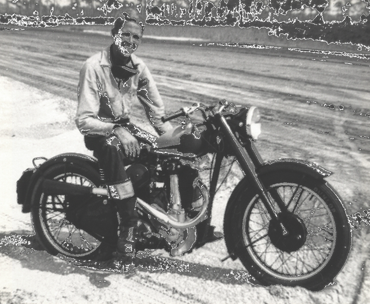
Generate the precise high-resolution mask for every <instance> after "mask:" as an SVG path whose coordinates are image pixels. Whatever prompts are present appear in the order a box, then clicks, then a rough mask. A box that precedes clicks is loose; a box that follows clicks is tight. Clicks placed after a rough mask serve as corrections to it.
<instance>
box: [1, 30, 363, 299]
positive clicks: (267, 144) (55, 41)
mask: <svg viewBox="0 0 370 304" xmlns="http://www.w3.org/2000/svg"><path fill="white" fill-rule="evenodd" d="M0 39H1V45H0V71H1V72H0V82H1V92H2V93H1V94H2V95H1V97H0V101H1V103H0V109H1V114H0V115H1V122H2V123H1V129H0V137H1V143H0V146H1V151H0V156H1V160H2V167H3V171H2V173H1V179H0V182H1V191H2V193H3V194H4V198H3V206H4V209H3V210H1V212H0V218H1V223H0V236H1V237H2V238H3V240H2V241H0V242H2V243H0V259H1V260H2V266H0V267H1V268H0V269H1V273H2V275H1V276H0V282H1V283H2V285H3V286H5V287H4V289H3V290H4V292H5V294H6V295H8V296H9V298H10V299H11V300H9V302H8V303H48V302H50V299H53V298H52V296H56V291H55V289H53V288H52V287H50V285H48V278H50V279H56V280H57V281H58V282H59V284H65V285H63V286H64V287H63V288H64V289H63V290H64V292H65V298H63V297H61V296H59V295H58V301H59V302H58V303H73V302H76V301H77V302H78V303H85V302H88V301H90V302H91V301H93V302H92V303H95V302H94V300H93V299H95V300H96V303H98V302H99V301H98V300H97V299H100V303H102V302H101V301H105V302H107V303H108V302H109V301H110V302H112V303H115V302H116V301H118V300H116V298H117V295H116V294H115V293H114V290H115V289H117V288H118V287H117V286H118V284H126V285H128V286H130V287H131V288H132V289H133V290H134V291H135V290H136V291H138V290H140V291H142V298H141V301H142V302H143V303H144V302H145V303H161V302H167V303H169V302H168V301H172V302H174V303H175V302H176V303H177V302H181V303H183V302H185V303H217V301H216V300H218V301H219V302H220V303H225V302H228V301H229V302H230V303H238V302H242V301H243V302H248V303H249V302H250V303H255V301H256V300H257V299H258V300H260V302H261V299H262V301H264V302H266V303H289V302H295V301H298V302H301V303H339V302H340V303H366V302H367V301H366V299H369V297H370V291H369V289H368V288H369V284H370V276H369V273H370V272H369V268H368V267H369V266H370V265H369V264H368V263H367V262H366V261H367V259H368V256H369V248H367V247H369V241H370V236H369V235H370V234H369V229H368V227H367V226H366V225H364V224H362V225H361V226H360V227H359V228H358V229H355V230H354V231H353V234H354V242H353V249H352V253H351V257H350V260H349V262H348V263H347V265H346V266H345V268H344V269H343V271H342V272H341V274H340V275H339V276H338V278H337V284H336V285H335V286H332V287H330V288H327V289H326V290H324V291H322V292H318V293H311V292H308V291H306V290H303V289H301V288H282V287H279V286H275V287H270V288H263V287H254V286H252V285H251V284H248V281H247V279H246V278H247V274H246V273H245V272H243V271H242V270H243V267H242V266H241V265H240V263H238V262H232V261H230V260H229V261H227V262H225V263H221V262H220V259H221V258H223V257H225V256H226V249H225V247H224V244H223V242H217V243H213V244H208V245H206V246H205V247H204V248H201V249H199V250H197V251H195V252H194V253H192V254H191V255H187V256H185V257H182V258H179V259H177V260H175V261H177V262H176V263H178V264H177V265H190V266H188V267H190V268H191V271H190V272H189V273H183V272H182V271H181V267H180V268H179V267H177V268H176V267H168V268H162V270H158V271H152V272H151V271H149V270H148V269H147V268H145V267H144V270H140V271H138V273H137V274H135V275H133V276H132V278H130V280H127V279H124V278H122V276H119V275H113V274H112V275H109V276H108V278H107V279H109V281H111V282H112V284H111V285H110V286H109V287H108V288H107V289H106V291H107V295H106V298H99V296H100V297H101V295H99V292H98V291H97V287H93V288H91V286H90V288H91V289H89V287H86V284H84V287H83V288H82V287H81V290H78V289H76V287H75V284H76V282H78V280H82V281H84V280H85V279H86V277H88V278H89V280H90V282H92V283H93V285H95V286H99V283H97V282H96V281H97V280H98V281H99V278H98V279H96V278H95V277H92V276H91V275H89V274H86V273H85V272H83V271H82V270H80V269H78V268H77V267H74V268H73V267H72V266H68V264H66V263H65V262H64V261H62V260H60V259H57V258H52V257H50V256H49V255H47V254H46V253H45V252H43V251H33V250H31V249H28V248H25V247H23V246H19V238H20V235H21V234H27V235H30V234H32V227H31V225H30V220H29V215H28V214H27V215H24V214H21V213H20V212H21V211H20V207H19V206H17V205H16V195H15V182H16V180H17V179H18V178H19V176H20V174H21V172H22V171H23V170H24V169H26V168H27V167H30V166H31V160H32V158H33V157H36V156H46V157H51V156H53V155H56V154H59V153H63V152H69V151H80V152H86V151H85V149H84V147H83V146H82V137H81V136H80V135H79V134H78V132H77V131H76V129H75V126H74V123H73V116H74V113H75V110H76V86H77V82H78V72H79V69H80V67H81V65H82V62H83V61H84V60H85V59H87V58H88V57H89V56H90V55H92V54H94V53H96V52H97V51H99V50H100V49H102V48H104V47H106V46H108V45H109V43H110V38H109V37H107V36H104V35H98V34H92V33H84V32H82V31H69V30H53V29H45V30H42V29H33V30H26V31H2V32H0ZM314 47H315V46H314ZM329 47H330V46H329ZM332 47H333V50H337V49H335V48H337V46H332ZM305 48H307V45H306V46H305ZM348 48H349V46H348ZM347 50H348V49H347ZM351 52H354V53H355V52H356V48H354V49H352V50H351ZM137 54H138V55H139V56H140V57H141V58H143V59H144V61H145V62H146V63H147V65H148V67H149V69H150V70H151V72H152V73H153V75H154V78H155V80H156V82H157V85H158V88H159V91H160V93H161V95H162V97H163V99H164V101H165V102H166V107H167V111H168V112H171V111H174V110H176V109H178V108H179V107H181V106H183V105H185V104H191V103H193V102H197V101H200V102H203V103H206V104H210V103H212V102H215V101H217V100H219V99H227V100H229V101H233V102H235V103H237V104H247V105H255V106H258V107H259V108H260V109H261V113H262V119H263V120H262V128H263V133H262V135H261V137H260V140H259V141H258V142H257V147H258V149H259V151H260V152H261V154H262V156H263V157H264V159H266V160H271V159H276V158H286V157H288V158H300V159H306V160H309V161H312V162H317V163H319V164H320V165H322V166H323V167H325V168H327V169H329V170H331V171H333V173H334V174H333V175H332V176H331V177H330V178H328V180H329V182H330V183H331V184H332V185H333V186H334V188H335V189H337V191H338V192H339V194H340V195H341V196H342V198H343V200H344V204H345V206H346V208H347V211H348V214H349V215H352V214H354V213H356V212H358V211H360V212H362V211H363V210H366V209H369V208H370V202H369V200H368V197H369V194H370V190H369V186H368V185H369V184H370V170H369V169H370V130H369V120H370V105H369V100H370V89H369V76H368V75H369V67H370V62H369V61H368V60H361V59H358V58H351V57H345V56H334V55H331V54H320V53H312V52H311V53H309V52H308V53H303V52H293V51H289V50H288V49H287V48H286V47H282V48H280V49H253V48H230V47H221V46H220V47H217V46H205V44H204V43H203V44H200V43H189V42H184V43H172V42H158V41H156V40H152V39H146V40H144V42H143V45H142V46H140V48H139V50H138V53H137ZM134 113H135V118H134V119H135V120H136V121H137V122H138V123H139V124H143V123H144V120H143V119H142V118H141V117H142V110H141V108H140V106H139V105H137V106H136V108H135V110H134ZM232 182H235V179H232V180H229V181H228V182H227V184H226V187H223V188H222V192H221V193H220V195H219V196H218V200H217V201H216V205H217V203H218V206H219V207H218V208H217V209H216V210H215V211H216V213H215V215H214V217H213V223H214V225H216V226H217V228H218V230H221V229H222V211H223V208H224V207H225V206H224V204H222V203H221V202H222V201H225V200H227V197H228V194H229V191H230V187H231V186H232V185H233V184H232ZM9 235H13V236H12V238H11V239H6V240H8V241H4V240H5V238H6V237H7V236H8V237H9ZM1 244H3V245H1ZM155 254H156V255H157V256H163V257H164V258H168V255H166V253H164V252H156V253H155ZM168 261H172V259H168V260H167V262H166V263H170V262H168ZM68 267H69V268H68ZM11 269H13V270H14V275H13V274H11ZM209 270H211V271H209ZM4 274H5V275H4ZM25 274H27V276H29V277H30V278H33V280H35V281H37V280H40V282H39V284H38V285H37V286H36V287H35V284H31V285H30V286H31V287H30V286H29V285H27V282H26V280H25V279H23V278H21V277H23V276H25ZM16 276H17V277H16ZM9 278H11V279H10V280H9ZM238 278H239V279H238ZM94 280H95V281H94ZM100 280H102V278H100ZM94 282H95V284H94ZM143 282H146V283H145V284H146V285H145V284H144V283H143ZM40 284H41V285H43V286H42V287H41V286H39V285H40ZM135 284H136V285H135ZM88 286H89V285H88ZM200 286H203V287H202V288H203V289H202V288H201V287H200ZM100 287H101V286H100ZM48 288H50V290H48ZM202 290H206V291H207V292H204V291H202ZM120 292H121V293H122V292H123V291H120ZM126 293H128V294H127V295H126V296H131V295H132V293H130V292H128V291H127V290H126ZM159 294H162V298H160V297H159V298H158V297H157V296H159ZM86 297H92V298H90V300H88V298H86ZM0 299H1V293H0ZM246 299H248V300H246ZM32 301H33V302H32ZM131 301H132V303H136V302H135V301H134V300H128V301H127V302H131Z"/></svg>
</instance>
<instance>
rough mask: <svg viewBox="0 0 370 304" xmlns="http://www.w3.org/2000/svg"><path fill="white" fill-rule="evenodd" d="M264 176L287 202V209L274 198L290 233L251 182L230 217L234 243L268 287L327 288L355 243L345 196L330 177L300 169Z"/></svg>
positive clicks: (233, 205) (232, 204) (229, 229)
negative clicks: (274, 215)
mask: <svg viewBox="0 0 370 304" xmlns="http://www.w3.org/2000/svg"><path fill="white" fill-rule="evenodd" d="M261 180H262V182H263V183H264V185H265V187H266V188H267V189H268V191H269V192H270V193H271V195H272V197H274V198H276V197H277V195H278V196H279V197H280V199H281V201H282V202H283V204H284V205H285V206H286V210H285V211H281V210H280V209H279V208H278V205H277V203H276V202H275V201H274V202H273V205H274V209H275V210H276V212H277V214H278V217H279V219H280V221H281V223H283V225H284V227H285V228H286V229H285V231H284V228H281V225H280V224H279V223H278V222H275V221H273V220H271V217H270V215H269V213H268V212H267V210H266V208H265V206H264V204H263V202H262V200H261V198H260V196H259V195H258V194H257V193H256V191H254V190H253V189H252V188H250V187H248V185H247V183H246V181H245V182H244V185H243V184H242V185H239V186H240V187H239V188H238V189H237V190H238V191H236V195H234V196H233V197H232V199H231V201H230V206H229V208H228V209H229V212H228V213H227V215H226V217H225V232H228V233H226V235H225V237H226V238H228V240H227V241H228V243H229V244H230V243H232V244H233V247H234V251H235V254H236V255H237V257H238V258H239V259H240V260H241V262H242V263H243V265H244V266H245V267H246V268H247V270H248V271H249V272H250V274H251V275H252V276H254V277H255V278H256V279H257V280H258V281H259V282H260V283H261V284H263V285H271V284H281V285H286V286H302V287H305V288H307V289H310V290H320V289H322V288H324V287H325V286H326V285H328V284H329V283H331V282H332V281H333V279H334V277H335V276H336V275H337V274H338V273H339V271H340V270H341V268H342V267H343V265H344V263H345V261H346V259H347V257H348V254H349V251H350V245H351V230H350V226H349V223H348V220H347V215H346V213H345V210H344V208H343V205H342V203H341V200H340V198H339V196H338V195H337V194H336V193H335V192H334V190H332V188H331V187H330V185H329V184H328V183H327V182H326V181H324V180H316V179H314V178H312V177H310V176H307V175H305V174H303V173H299V172H291V171H280V172H273V173H269V174H268V175H267V174H266V175H264V176H262V177H261ZM231 223H233V224H231ZM286 232H287V233H286Z"/></svg>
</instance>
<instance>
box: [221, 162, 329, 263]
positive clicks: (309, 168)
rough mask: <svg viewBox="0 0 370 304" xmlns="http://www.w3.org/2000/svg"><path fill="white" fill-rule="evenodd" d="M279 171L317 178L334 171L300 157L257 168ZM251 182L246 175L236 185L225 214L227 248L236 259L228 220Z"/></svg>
mask: <svg viewBox="0 0 370 304" xmlns="http://www.w3.org/2000/svg"><path fill="white" fill-rule="evenodd" d="M277 171H294V172H302V173H304V174H306V175H309V176H311V177H313V178H315V179H317V180H322V179H324V178H326V177H328V176H330V175H332V174H333V173H332V172H331V171H329V170H327V169H325V168H323V167H321V166H320V165H318V164H316V163H311V162H308V161H305V160H299V159H291V158H286V159H277V160H272V161H268V162H265V163H263V164H262V166H261V167H260V168H259V169H258V170H257V174H258V176H264V175H268V174H271V173H272V172H277ZM250 184H251V181H250V179H249V177H247V176H245V177H244V178H243V179H242V180H241V181H240V182H239V183H238V185H237V186H236V187H235V189H234V191H233V192H232V193H231V196H230V198H229V201H228V203H227V206H226V210H225V216H224V234H225V243H226V247H227V250H228V252H229V256H230V257H231V258H232V259H233V260H235V259H236V255H235V246H236V244H235V243H234V242H233V237H232V235H231V231H232V230H231V226H232V224H233V223H232V222H231V221H230V220H228V219H229V218H231V214H232V212H233V209H234V207H235V200H236V198H237V197H238V196H239V194H240V192H241V191H244V190H245V189H246V188H247V187H248V185H250Z"/></svg>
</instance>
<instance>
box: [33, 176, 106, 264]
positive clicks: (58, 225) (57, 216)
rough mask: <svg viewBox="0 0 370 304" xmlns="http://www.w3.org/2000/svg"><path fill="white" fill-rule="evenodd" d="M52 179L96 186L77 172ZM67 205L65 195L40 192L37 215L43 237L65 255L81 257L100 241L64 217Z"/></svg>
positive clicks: (91, 250)
mask: <svg viewBox="0 0 370 304" xmlns="http://www.w3.org/2000/svg"><path fill="white" fill-rule="evenodd" d="M54 180H57V181H61V182H66V183H71V184H77V185H82V186H87V187H95V186H96V185H95V184H94V183H93V182H92V181H91V180H89V179H88V178H87V177H85V176H83V175H80V174H77V173H70V172H69V173H66V174H61V175H58V176H56V177H54ZM67 207H68V202H67V201H66V198H65V195H45V194H44V193H42V194H41V197H40V208H39V217H40V219H41V221H40V222H41V227H42V230H43V231H44V235H45V237H46V238H47V239H48V241H49V243H50V244H51V245H52V246H53V247H54V248H55V249H56V250H57V251H58V252H60V253H62V254H64V255H66V256H69V257H76V258H82V257H85V256H87V255H90V254H92V253H93V252H94V251H96V250H97V248H98V247H99V246H100V243H101V242H100V241H99V240H97V239H96V238H94V237H93V236H91V235H90V234H88V233H86V232H85V231H83V230H81V229H78V228H77V227H76V226H74V225H73V224H72V223H71V222H69V221H68V220H67V219H66V213H65V211H66V208H67Z"/></svg>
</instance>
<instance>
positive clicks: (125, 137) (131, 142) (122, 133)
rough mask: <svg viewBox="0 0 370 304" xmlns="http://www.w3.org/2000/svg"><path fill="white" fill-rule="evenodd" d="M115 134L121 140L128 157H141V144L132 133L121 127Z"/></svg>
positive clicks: (115, 130) (116, 129)
mask: <svg viewBox="0 0 370 304" xmlns="http://www.w3.org/2000/svg"><path fill="white" fill-rule="evenodd" d="M114 134H115V135H116V136H117V137H118V139H119V140H120V142H121V144H122V146H123V149H124V152H125V154H126V156H127V157H138V156H139V155H140V146H139V142H138V141H137V139H136V138H135V137H134V136H132V135H131V133H130V132H128V131H127V130H126V129H124V128H122V127H120V128H115V129H114Z"/></svg>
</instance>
